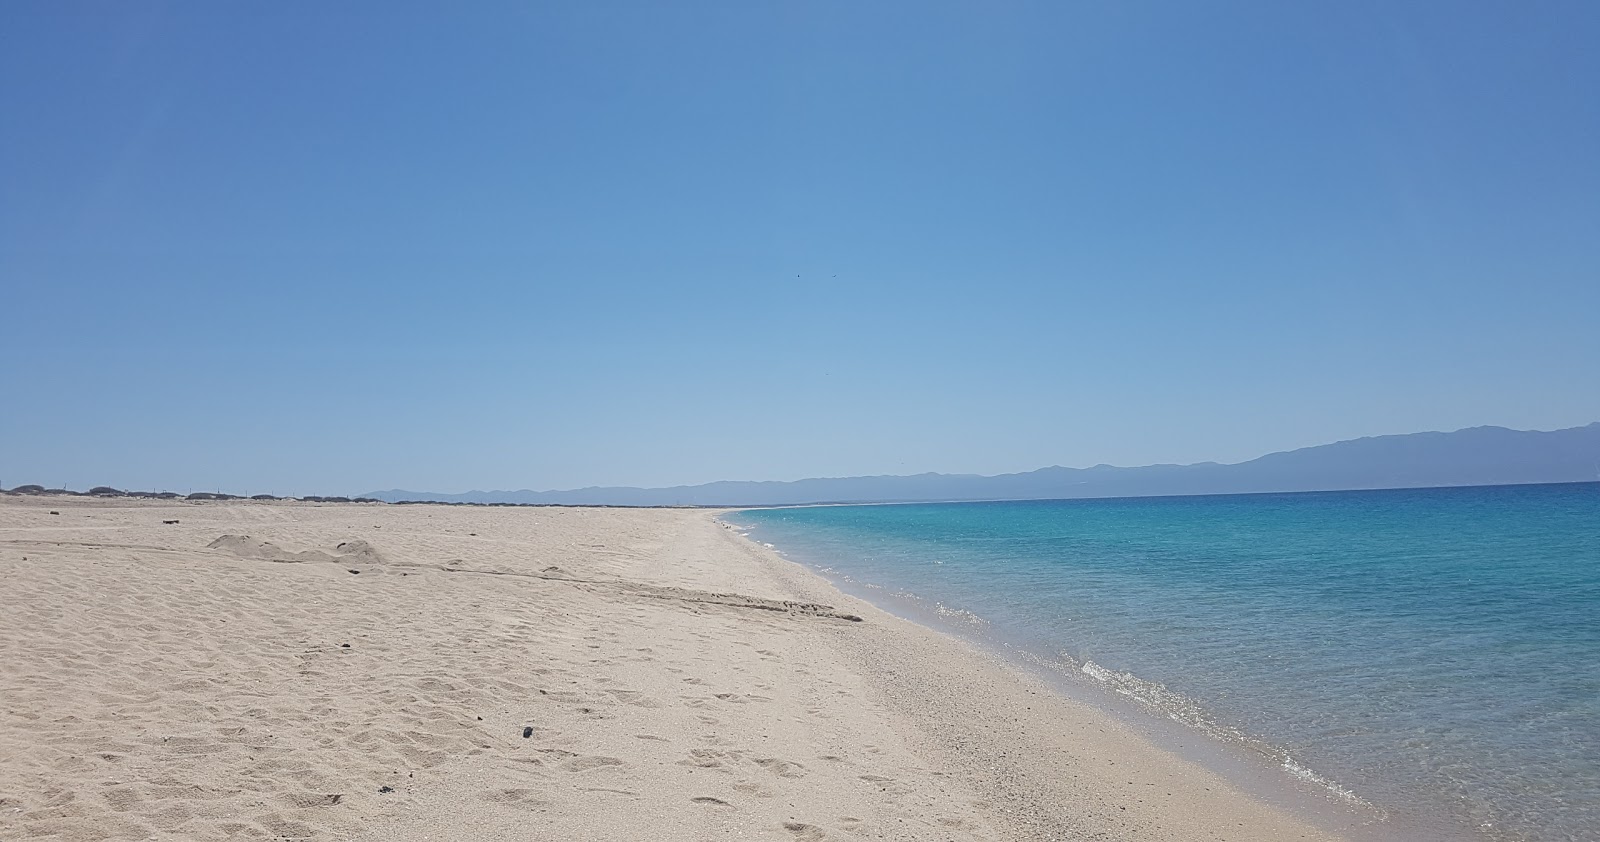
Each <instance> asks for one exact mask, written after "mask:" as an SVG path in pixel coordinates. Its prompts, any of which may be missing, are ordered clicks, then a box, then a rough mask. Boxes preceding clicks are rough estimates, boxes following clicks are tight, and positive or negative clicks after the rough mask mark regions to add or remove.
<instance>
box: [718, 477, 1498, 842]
mask: <svg viewBox="0 0 1600 842" xmlns="http://www.w3.org/2000/svg"><path fill="white" fill-rule="evenodd" d="M741 511H745V510H744V509H730V510H728V511H727V512H724V513H722V514H735V515H736V514H737V513H738V512H741ZM719 517H720V515H719ZM723 522H724V523H725V524H727V525H728V526H729V527H730V528H731V529H733V530H735V531H736V533H737V534H740V535H741V536H742V537H743V538H744V540H746V541H750V542H751V543H753V544H754V545H756V546H757V547H758V548H760V549H761V550H763V551H765V552H769V553H772V554H775V555H776V556H777V557H778V558H780V559H781V560H782V561H783V562H784V563H786V564H789V565H793V566H794V567H796V568H799V569H800V570H802V571H804V572H805V573H807V574H808V575H811V576H815V577H817V578H819V579H821V580H822V581H824V582H825V583H827V585H828V587H830V588H832V589H834V590H835V591H837V592H839V593H841V594H844V595H847V596H848V597H850V598H852V599H855V600H859V601H862V602H865V603H867V604H870V605H872V606H874V607H876V608H878V609H879V610H881V611H883V612H885V613H887V614H889V615H892V616H894V617H896V618H899V619H900V620H903V621H904V622H907V623H911V624H914V625H916V626H919V627H921V628H925V629H927V630H929V631H930V632H932V633H934V634H936V635H940V636H944V637H949V638H953V639H955V640H958V641H961V642H962V643H964V644H966V645H968V646H970V647H972V648H973V649H974V650H975V651H974V655H975V656H977V657H983V658H991V659H994V660H996V661H998V662H999V663H1000V664H1001V665H1002V668H1003V669H1006V670H1010V671H1013V672H1020V673H1022V674H1024V675H1026V676H1028V677H1029V678H1031V679H1036V680H1039V681H1042V682H1044V683H1045V684H1047V685H1048V686H1049V687H1050V688H1051V690H1052V692H1055V693H1059V694H1061V695H1063V696H1065V697H1066V698H1068V699H1070V700H1071V701H1073V702H1075V703H1078V704H1081V705H1085V706H1087V707H1089V708H1091V709H1092V710H1094V711H1095V712H1097V713H1099V714H1101V715H1103V716H1105V717H1108V718H1110V719H1112V720H1114V721H1116V722H1118V723H1119V724H1121V725H1123V726H1126V727H1128V728H1130V729H1131V730H1132V731H1134V732H1135V734H1136V737H1137V738H1138V739H1142V740H1145V741H1147V742H1150V743H1152V744H1153V745H1154V746H1155V747H1157V748H1159V749H1161V750H1163V751H1166V752H1169V753H1171V754H1173V755H1176V756H1177V757H1179V758H1181V759H1182V760H1184V761H1187V762H1191V763H1196V764H1198V765H1200V766H1202V767H1204V768H1205V769H1207V770H1210V771H1212V772H1214V773H1216V774H1218V775H1221V776H1223V777H1224V778H1226V779H1227V780H1228V781H1230V782H1231V783H1233V784H1234V785H1236V786H1238V787H1240V788H1241V789H1242V790H1243V791H1244V792H1245V793H1246V794H1247V795H1248V796H1250V797H1252V798H1254V799H1256V800H1258V801H1261V802H1263V803H1265V804H1268V805H1270V806H1272V807H1274V808H1276V809H1282V810H1287V811H1288V812H1290V813H1291V814H1292V815H1295V816H1298V817H1301V818H1303V819H1305V820H1307V821H1309V822H1311V823H1312V824H1314V825H1315V826H1317V827H1319V828H1321V829H1322V830H1324V831H1327V832H1329V833H1332V834H1335V835H1337V836H1339V837H1340V838H1345V839H1349V840H1351V842H1383V840H1390V839H1395V838H1403V839H1408V840H1417V842H1464V840H1475V839H1479V838H1480V837H1479V836H1477V835H1474V834H1473V833H1472V832H1471V830H1470V829H1469V828H1466V827H1455V826H1452V825H1450V824H1449V823H1448V822H1445V821H1444V820H1443V819H1440V820H1439V822H1435V823H1426V824H1424V823H1417V822H1412V821H1407V820H1402V819H1399V818H1397V817H1396V816H1394V815H1392V814H1390V813H1389V812H1388V811H1387V810H1385V809H1384V808H1382V807H1381V806H1378V805H1376V804H1373V803H1371V802H1369V801H1367V800H1366V799H1365V798H1363V797H1361V793H1360V792H1359V791H1358V790H1352V789H1349V788H1347V787H1346V786H1345V784H1346V783H1347V782H1344V781H1335V780H1331V779H1329V778H1326V777H1324V776H1322V775H1320V774H1318V773H1317V771H1316V770H1315V769H1310V768H1307V767H1306V766H1304V765H1303V764H1302V763H1300V762H1299V761H1298V760H1297V759H1296V758H1294V757H1293V756H1292V755H1291V754H1289V753H1288V752H1287V751H1286V750H1284V749H1282V748H1280V747H1278V746H1275V745H1273V744H1271V743H1268V742H1265V741H1263V740H1261V739H1259V738H1257V737H1254V736H1252V735H1249V734H1246V733H1244V732H1239V731H1237V729H1233V728H1229V727H1227V726H1223V725H1221V724H1219V723H1215V722H1211V721H1209V720H1208V721H1206V722H1203V723H1197V722H1190V721H1187V720H1185V719H1184V718H1181V717H1179V716H1178V715H1176V714H1175V713H1174V712H1172V711H1169V710H1166V709H1162V708H1159V707H1152V703H1151V702H1149V701H1147V700H1145V699H1142V698H1140V697H1139V696H1137V695H1134V694H1130V693H1127V692H1123V691H1120V690H1119V689H1118V688H1117V687H1114V686H1112V685H1110V684H1107V683H1106V682H1105V681H1104V680H1100V679H1097V678H1092V676H1093V674H1092V673H1090V672H1089V670H1090V669H1091V668H1097V669H1098V670H1099V671H1101V672H1104V671H1105V670H1104V668H1099V667H1098V665H1095V664H1094V663H1093V662H1088V663H1087V664H1079V663H1076V662H1073V661H1071V660H1070V659H1067V660H1062V659H1061V658H1059V657H1057V656H1053V655H1051V654H1050V653H1048V652H1046V651H1044V650H1042V649H1040V648H1039V647H1038V646H1037V645H1028V644H1026V643H1025V642H1023V641H1020V640H1015V639H1011V638H1008V637H1005V636H1003V635H1000V634H998V633H996V632H994V631H993V630H992V628H991V627H990V626H989V624H988V621H987V620H986V619H985V618H983V617H979V616H977V615H973V614H971V612H967V611H964V610H952V609H948V608H946V607H945V606H944V604H943V603H939V602H936V601H930V600H929V599H928V598H925V597H923V596H921V595H918V594H915V593H912V592H909V591H899V590H894V589H893V587H892V586H891V585H886V584H880V583H866V582H862V581H858V580H856V579H854V578H852V577H851V576H849V575H847V574H845V573H843V572H840V571H837V570H834V569H832V568H830V567H828V566H826V565H824V564H822V563H821V562H820V561H819V560H818V559H815V558H807V559H801V558H799V557H791V556H790V554H789V553H788V552H787V551H785V549H784V548H782V547H777V546H773V545H770V544H768V543H767V542H765V541H763V540H760V539H759V538H758V537H754V529H753V528H752V527H749V526H745V525H742V524H738V523H733V522H731V521H723ZM1080 673H1082V674H1088V675H1090V676H1091V678H1092V680H1086V679H1085V678H1084V677H1083V675H1080ZM1133 680H1134V681H1138V679H1137V678H1136V677H1134V678H1133Z"/></svg>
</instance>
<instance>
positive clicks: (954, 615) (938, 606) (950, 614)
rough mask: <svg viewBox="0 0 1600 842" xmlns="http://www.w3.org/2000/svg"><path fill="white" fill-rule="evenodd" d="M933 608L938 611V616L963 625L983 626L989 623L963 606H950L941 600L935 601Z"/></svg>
mask: <svg viewBox="0 0 1600 842" xmlns="http://www.w3.org/2000/svg"><path fill="white" fill-rule="evenodd" d="M933 610H934V611H936V612H938V614H939V616H940V617H943V618H945V619H947V620H954V621H956V622H958V623H963V624H965V625H969V626H974V627H977V628H983V627H984V626H987V625H989V621H988V620H985V619H983V618H982V617H979V616H978V615H977V614H974V613H972V612H971V611H968V610H967V609H965V608H951V607H950V606H948V605H945V604H944V603H942V602H935V603H934V604H933Z"/></svg>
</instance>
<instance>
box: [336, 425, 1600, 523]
mask: <svg viewBox="0 0 1600 842" xmlns="http://www.w3.org/2000/svg"><path fill="white" fill-rule="evenodd" d="M1594 481H1600V422H1595V423H1593V424H1589V425H1588V426H1584V427H1573V428H1571V429H1566V430H1555V431H1551V432H1541V431H1538V430H1508V429H1506V428H1504V427H1471V428H1469V429H1465V430H1457V431H1455V432H1453V433H1410V434H1407V435H1395V436H1376V437H1372V438H1362V439H1354V440H1351V441H1341V442H1335V443H1334V444H1324V445H1318V446H1316V447H1304V448H1301V449H1299V450H1290V451H1285V452H1282V453H1269V454H1267V455H1266V456H1262V457H1260V458H1258V459H1252V460H1250V461H1248V462H1239V463H1237V464H1232V465H1223V464H1219V463H1216V462H1201V463H1198V464H1194V465H1148V466H1145V467H1142V468H1117V467H1113V466H1111V465H1096V466H1094V467H1093V468H1062V467H1059V466H1057V467H1050V468H1040V469H1039V470H1037V471H1029V472H1027V473H1021V474H1001V475H998V476H978V475H976V474H916V475H914V476H876V477H840V478H827V479H802V480H796V481H793V482H711V483H706V484H704V485H682V486H674V487H671V488H579V489H573V490H571V491H469V492H466V493H465V494H439V493H434V492H427V491H401V490H392V491H373V492H369V493H367V494H364V495H361V496H363V497H372V498H376V499H379V500H387V501H389V502H399V501H403V500H416V501H423V500H426V501H436V502H448V503H523V504H556V505H561V504H565V505H600V506H782V505H795V504H802V503H896V502H930V501H959V500H1033V499H1064V498H1074V497H1154V496H1169V495H1181V494H1245V493H1253V492H1272V491H1334V490H1341V489H1366V488H1427V487H1434V486H1459V485H1516V484H1524V483H1548V482H1594Z"/></svg>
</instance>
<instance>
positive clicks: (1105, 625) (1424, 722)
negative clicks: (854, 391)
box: [729, 483, 1600, 840]
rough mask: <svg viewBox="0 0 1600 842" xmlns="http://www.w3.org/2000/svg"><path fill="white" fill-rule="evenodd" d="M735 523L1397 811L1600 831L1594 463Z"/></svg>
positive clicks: (1549, 830) (1448, 819)
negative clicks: (1549, 471) (1318, 486)
mask: <svg viewBox="0 0 1600 842" xmlns="http://www.w3.org/2000/svg"><path fill="white" fill-rule="evenodd" d="M729 519H730V520H732V521H733V522H735V523H739V524H743V525H746V526H748V527H750V528H751V529H752V530H753V531H752V535H753V537H757V538H759V539H761V540H764V541H769V542H772V543H773V544H775V545H776V546H777V547H778V548H779V549H780V550H783V551H785V552H786V553H788V554H789V555H790V556H791V557H793V558H795V559H796V560H799V561H803V562H807V563H811V564H814V565H817V566H819V567H825V568H827V570H828V571H829V572H831V573H832V574H834V575H837V576H841V577H846V578H848V579H849V580H850V581H852V582H854V583H856V584H858V585H859V586H861V587H862V588H865V589H867V590H868V591H869V592H870V591H872V590H875V589H881V592H882V593H885V594H889V593H896V594H899V595H900V596H901V597H903V598H908V599H913V600H916V601H918V602H920V603H922V604H923V605H925V606H927V607H928V608H929V609H930V610H933V611H936V612H938V614H939V615H940V616H942V617H944V618H945V619H947V620H948V621H950V622H951V623H952V624H954V625H956V626H958V627H962V626H964V627H967V628H969V629H972V630H974V631H975V632H977V631H981V632H982V633H983V634H985V635H987V636H990V637H997V638H999V639H1004V640H1007V641H1012V642H1014V643H1016V644H1017V646H1018V647H1019V651H1023V652H1030V653H1037V654H1039V655H1041V656H1043V657H1046V658H1050V659H1053V660H1054V661H1056V662H1057V663H1064V664H1068V665H1070V666H1071V667H1072V668H1073V670H1074V672H1075V674H1076V675H1077V676H1078V677H1079V678H1080V679H1081V680H1083V681H1085V682H1088V683H1089V684H1091V685H1093V686H1095V687H1098V688H1100V689H1102V690H1104V691H1105V692H1107V693H1111V694H1115V695H1116V696H1118V697H1121V698H1126V699H1132V700H1135V701H1137V702H1138V703H1139V704H1141V705H1144V706H1145V707H1147V708H1149V709H1151V710H1154V711H1157V712H1159V713H1160V714H1161V715H1163V716H1166V717H1169V718H1171V719H1173V720H1175V721H1179V722H1182V723H1184V725H1185V726H1186V727H1189V728H1194V729H1198V730H1201V731H1204V732H1206V733H1208V734H1210V735H1211V736H1212V737H1214V738H1217V739H1219V740H1223V741H1227V742H1232V743H1237V744H1245V745H1249V746H1251V747H1253V748H1255V749H1256V750H1258V751H1260V752H1262V753H1263V754H1265V755H1267V756H1270V757H1272V758H1274V762H1275V763H1276V764H1278V765H1280V766H1281V767H1282V768H1283V770H1284V773H1285V774H1291V775H1294V776H1297V777H1299V778H1301V779H1303V780H1309V781H1314V782H1316V783H1318V785H1320V786H1325V787H1327V789H1328V791H1329V792H1338V793H1342V794H1343V796H1344V797H1348V798H1351V799H1359V800H1361V801H1364V802H1366V803H1368V804H1371V805H1373V806H1374V807H1376V808H1378V809H1380V810H1382V811H1384V812H1385V813H1386V814H1388V815H1391V816H1394V817H1397V818H1398V819H1399V820H1401V821H1402V822H1403V823H1406V824H1409V825H1412V826H1426V827H1430V828H1434V829H1436V830H1438V831H1439V832H1440V833H1441V834H1443V835H1447V836H1451V835H1454V836H1466V837H1469V838H1483V839H1517V840H1522V839H1527V840H1579V839H1586V840H1592V839H1600V484H1596V483H1585V484H1578V485H1546V486H1509V487H1493V488H1457V489H1428V490H1406V491H1368V492H1330V493H1316V494H1276V495H1239V496H1223V497H1182V498H1141V499H1117V500H1071V501H1029V502H1004V503H952V504H929V505H896V506H837V507H816V508H803V509H767V510H751V511H744V512H739V513H737V514H735V515H733V516H731V517H730V518H729ZM1461 828H1470V830H1462V829H1461Z"/></svg>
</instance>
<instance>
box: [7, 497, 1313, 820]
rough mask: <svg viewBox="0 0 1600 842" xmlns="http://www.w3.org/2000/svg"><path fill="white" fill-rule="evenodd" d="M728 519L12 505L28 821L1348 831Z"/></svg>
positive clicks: (705, 514) (16, 748)
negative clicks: (1246, 786)
mask: <svg viewBox="0 0 1600 842" xmlns="http://www.w3.org/2000/svg"><path fill="white" fill-rule="evenodd" d="M51 507H54V510H57V511H59V514H50V511H52V509H51ZM726 511H727V510H715V511H713V510H683V509H655V510H637V509H635V510H626V509H595V508H589V509H581V508H548V509H506V508H465V507H450V506H409V507H376V506H373V507H368V506H319V505H315V504H299V503H282V502H253V501H209V502H204V503H198V504H197V503H184V504H178V505H173V504H161V503H150V502H146V501H127V500H92V499H74V500H70V501H69V500H16V499H5V500H0V573H3V574H4V575H5V576H6V577H7V581H8V583H9V585H10V595H9V597H8V599H7V608H8V610H7V611H5V612H0V692H3V694H4V695H5V696H6V698H7V700H8V705H7V709H6V710H4V711H0V753H3V754H5V755H6V756H7V757H8V758H11V760H10V761H9V762H8V763H7V764H6V765H5V766H4V767H3V768H0V835H5V836H7V837H8V838H9V836H11V835H18V836H27V835H39V834H45V835H52V834H53V835H56V836H59V837H62V838H68V839H72V838H90V837H94V838H113V839H117V838H129V839H132V838H143V837H144V836H148V835H163V834H165V835H172V834H179V835H182V836H184V837H185V838H195V839H213V838H215V839H222V838H263V839H264V838H272V837H278V836H291V837H299V838H308V839H402V840H409V839H424V838H435V839H437V838H444V837H448V838H457V839H465V840H477V839H495V838H506V837H507V836H512V835H518V834H520V835H527V834H528V833H529V832H530V831H531V832H533V833H534V834H535V835H536V836H537V837H538V838H574V839H616V838H644V837H646V836H648V837H651V838H669V839H703V838H757V839H774V840H790V839H798V840H806V841H807V842H811V841H812V840H821V839H849V838H858V837H866V838H872V837H882V838H889V839H934V838H940V839H959V840H979V839H1015V840H1022V839H1059V838H1101V839H1114V840H1122V839H1126V840H1135V839H1138V840H1146V839H1154V840H1163V839H1166V840H1193V839H1230V840H1241V839H1243V840H1263V842H1264V841H1265V840H1274V841H1275V840H1284V839H1305V840H1326V841H1327V842H1332V841H1333V840H1337V839H1340V838H1342V837H1341V836H1340V835H1338V834H1336V833H1333V832H1330V831H1328V830H1326V829H1323V828H1320V827H1316V826H1313V825H1312V824H1310V823H1308V822H1307V821H1305V820H1304V819H1302V818H1301V817H1299V816H1295V815H1292V814H1291V813H1289V812H1287V811H1285V810H1282V809H1279V808H1277V807H1274V806H1272V805H1269V804H1266V803H1264V802H1262V801H1260V800H1259V799H1257V798H1255V797H1253V796H1252V795H1251V794H1249V793H1248V792H1246V791H1244V790H1243V789H1241V788H1240V787H1238V786H1236V785H1234V784H1233V783H1231V782H1229V781H1228V780H1226V779H1225V778H1224V777H1223V776H1221V775H1219V774H1218V773H1216V772H1215V771H1212V770H1209V769H1206V768H1204V767H1203V766H1201V765H1199V764H1196V763H1193V762H1191V761H1189V760H1186V759H1184V758H1182V757H1179V756H1177V755H1175V754H1173V753H1171V752H1168V751H1166V750H1164V749H1162V748H1160V747H1158V746H1156V745H1155V744H1153V743H1152V742H1150V741H1149V740H1147V739H1145V738H1144V737H1143V736H1141V735H1140V734H1139V733H1138V732H1137V730H1136V729H1134V728H1132V727H1130V726H1128V725H1127V724H1124V723H1121V722H1118V721H1116V720H1115V719H1113V718H1112V717H1110V716H1108V715H1107V714H1105V713H1104V712H1101V711H1097V710H1094V709H1093V708H1091V707H1090V706H1088V705H1085V704H1083V703H1081V702H1077V701H1074V700H1072V699H1070V698H1068V697H1067V696H1065V695H1064V694H1061V693H1059V692H1057V691H1055V690H1054V689H1052V688H1051V687H1050V686H1049V685H1048V683H1046V682H1045V681H1043V680H1042V679H1040V678H1038V677H1037V676H1030V675H1028V674H1026V673H1025V672H1023V671H1020V670H1018V669H1016V668H1014V667H1012V666H1010V665H1007V664H1005V663H1002V662H1001V661H999V660H998V659H996V658H994V657H993V656H991V655H987V654H985V653H983V652H981V651H980V650H978V649H977V648H975V647H974V646H972V645H971V644H970V643H968V642H966V641H963V640H961V639H959V638H956V637H953V636H950V635H948V634H944V633H941V632H939V631H936V630H934V629H932V628H929V627H925V626H922V625H919V624H917V623H914V622H912V621H910V620H907V619H903V618H901V617H898V616H895V615H894V614H892V613H890V612H887V611H885V610H883V609H881V608H879V607H878V606H876V605H874V604H873V603H871V602H869V601H866V600H862V599H860V598H858V597H855V596H852V595H850V594H847V593H844V592H842V591H840V590H839V589H837V588H835V587H834V586H833V585H832V584H831V583H829V582H828V581H827V580H826V579H825V578H823V577H822V576H820V575H818V574H817V573H815V572H814V571H811V570H809V569H807V568H805V567H803V566H802V565H800V564H798V563H796V562H793V561H789V560H787V559H785V558H783V557H782V556H780V555H779V554H777V553H776V552H773V551H771V550H768V549H767V548H765V547H761V546H759V545H757V544H756V543H755V542H753V541H751V540H749V539H747V538H744V537H742V536H739V535H737V534H735V533H734V530H733V529H732V528H731V527H727V526H725V525H723V524H721V522H720V521H718V520H717V518H718V516H719V515H720V514H722V513H724V512H726ZM167 521H178V522H176V523H168V522H167ZM850 615H856V616H857V617H859V618H860V619H859V621H856V620H855V617H852V616H850ZM96 834H98V835H96Z"/></svg>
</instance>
